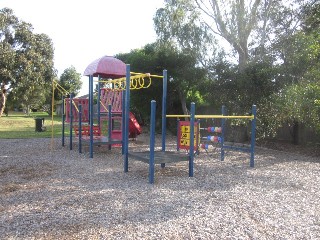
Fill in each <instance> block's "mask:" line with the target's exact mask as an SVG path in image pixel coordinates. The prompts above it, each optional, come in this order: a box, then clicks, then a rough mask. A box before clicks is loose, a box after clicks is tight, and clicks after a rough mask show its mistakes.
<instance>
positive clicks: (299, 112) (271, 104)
mask: <svg viewBox="0 0 320 240" xmlns="http://www.w3.org/2000/svg"><path fill="white" fill-rule="evenodd" d="M311 3H312V1H309V2H308V3H307V5H306V6H301V10H302V11H301V15H300V19H301V24H300V30H299V31H296V32H295V33H293V34H289V35H285V34H283V35H279V36H278V37H277V41H276V42H275V44H274V45H273V46H272V47H273V50H274V52H277V54H276V55H278V56H279V58H278V62H277V64H278V74H277V77H275V81H276V82H278V83H279V88H278V92H276V93H274V94H273V95H271V96H270V98H268V99H267V100H266V102H265V104H264V105H263V106H262V111H261V112H260V121H261V123H262V124H261V127H262V128H263V129H264V132H265V133H266V135H271V136H272V135H273V136H274V135H275V133H276V130H277V127H279V126H282V125H288V126H289V127H291V130H292V131H291V132H292V137H293V142H294V143H296V144H298V142H299V138H298V129H299V126H300V125H304V126H308V127H312V128H313V129H315V130H317V131H318V132H319V133H320V128H319V114H320V110H319V104H318V100H319V97H320V88H319V86H320V70H319V69H320V63H319V59H320V35H319V29H320V27H319V26H320V25H319V22H318V24H317V19H318V17H317V16H318V14H319V13H318V11H317V10H316V9H318V8H319V4H311ZM314 3H315V2H314ZM312 13H313V14H312ZM301 26H302V28H301ZM310 26H313V28H310ZM279 53H280V54H279Z"/></svg>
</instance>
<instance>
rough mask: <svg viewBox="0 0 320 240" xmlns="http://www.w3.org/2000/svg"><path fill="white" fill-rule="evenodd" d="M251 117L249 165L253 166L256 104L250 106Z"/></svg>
mask: <svg viewBox="0 0 320 240" xmlns="http://www.w3.org/2000/svg"><path fill="white" fill-rule="evenodd" d="M252 115H253V119H252V122H251V146H250V153H251V156H250V167H254V147H255V142H256V121H257V106H256V105H253V106H252Z"/></svg>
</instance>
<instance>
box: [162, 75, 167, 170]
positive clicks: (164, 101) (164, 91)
mask: <svg viewBox="0 0 320 240" xmlns="http://www.w3.org/2000/svg"><path fill="white" fill-rule="evenodd" d="M167 75H168V74H167V70H163V83H162V88H163V89H162V151H163V152H165V151H166V134H167V133H166V129H167V117H166V115H167V85H168V77H167ZM161 167H162V168H164V167H165V164H164V163H161Z"/></svg>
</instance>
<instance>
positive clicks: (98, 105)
mask: <svg viewBox="0 0 320 240" xmlns="http://www.w3.org/2000/svg"><path fill="white" fill-rule="evenodd" d="M100 79H101V78H100V76H99V75H98V89H97V90H98V101H97V108H98V126H99V128H100V129H101V119H100V113H101V112H100V110H101V109H100V108H101V106H100V105H101V103H100V99H101V93H100Z"/></svg>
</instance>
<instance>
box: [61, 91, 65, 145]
mask: <svg viewBox="0 0 320 240" xmlns="http://www.w3.org/2000/svg"><path fill="white" fill-rule="evenodd" d="M64 111H65V109H64V97H62V139H61V140H62V147H64V127H65V121H66V115H65V112H64Z"/></svg>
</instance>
